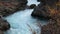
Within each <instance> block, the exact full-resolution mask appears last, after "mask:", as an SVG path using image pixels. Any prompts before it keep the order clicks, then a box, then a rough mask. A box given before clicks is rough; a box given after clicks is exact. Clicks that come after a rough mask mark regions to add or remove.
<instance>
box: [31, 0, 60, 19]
mask: <svg viewBox="0 0 60 34" xmlns="http://www.w3.org/2000/svg"><path fill="white" fill-rule="evenodd" d="M58 1H59V0H48V1H47V0H40V2H41V3H40V4H39V5H38V6H37V7H35V9H34V11H33V12H32V14H31V15H32V16H34V17H39V18H43V19H51V17H52V16H53V15H54V14H55V13H57V11H56V10H57V7H59V6H58V5H57V3H58ZM59 2H60V1H59ZM59 5H60V3H59ZM58 9H59V8H58Z"/></svg>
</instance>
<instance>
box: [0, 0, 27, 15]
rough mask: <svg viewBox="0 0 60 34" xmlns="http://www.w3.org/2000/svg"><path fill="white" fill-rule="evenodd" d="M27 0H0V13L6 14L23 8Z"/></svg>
mask: <svg viewBox="0 0 60 34" xmlns="http://www.w3.org/2000/svg"><path fill="white" fill-rule="evenodd" d="M26 4H27V0H0V15H2V16H8V15H10V14H13V13H14V12H16V11H18V10H23V9H25V6H26Z"/></svg>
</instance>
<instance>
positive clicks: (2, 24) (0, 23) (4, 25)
mask: <svg viewBox="0 0 60 34" xmlns="http://www.w3.org/2000/svg"><path fill="white" fill-rule="evenodd" d="M9 29H10V24H9V23H8V22H7V21H6V20H3V19H2V18H0V30H2V31H6V30H9Z"/></svg>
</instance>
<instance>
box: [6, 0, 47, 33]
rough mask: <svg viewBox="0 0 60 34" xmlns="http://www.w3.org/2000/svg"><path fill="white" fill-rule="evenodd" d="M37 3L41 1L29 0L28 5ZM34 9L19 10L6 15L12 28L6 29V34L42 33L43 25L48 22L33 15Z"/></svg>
mask: <svg viewBox="0 0 60 34" xmlns="http://www.w3.org/2000/svg"><path fill="white" fill-rule="evenodd" d="M31 4H36V5H38V4H39V2H37V0H28V3H27V5H31ZM33 10H34V9H25V10H21V11H17V12H16V13H14V14H12V15H10V16H8V17H5V19H6V20H7V21H8V22H9V23H10V25H11V28H10V30H8V31H6V32H5V34H34V33H36V34H40V33H41V27H40V26H41V25H44V24H46V23H45V22H46V21H42V20H39V19H36V18H33V17H32V16H31V13H32V11H33Z"/></svg>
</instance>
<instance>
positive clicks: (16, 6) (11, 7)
mask: <svg viewBox="0 0 60 34" xmlns="http://www.w3.org/2000/svg"><path fill="white" fill-rule="evenodd" d="M26 4H27V0H0V34H4V31H7V30H9V29H10V24H9V23H8V22H7V21H6V20H4V19H3V17H6V16H9V15H11V14H13V13H14V12H16V11H18V10H24V9H25V7H26Z"/></svg>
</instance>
